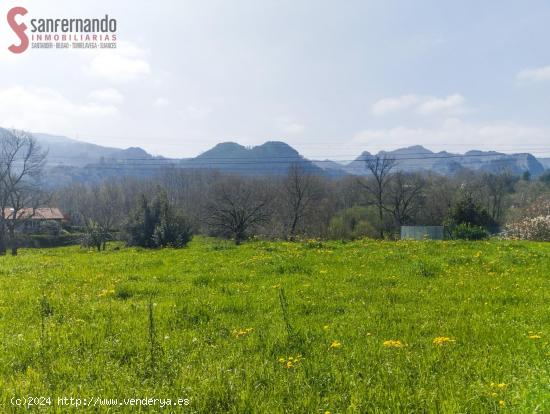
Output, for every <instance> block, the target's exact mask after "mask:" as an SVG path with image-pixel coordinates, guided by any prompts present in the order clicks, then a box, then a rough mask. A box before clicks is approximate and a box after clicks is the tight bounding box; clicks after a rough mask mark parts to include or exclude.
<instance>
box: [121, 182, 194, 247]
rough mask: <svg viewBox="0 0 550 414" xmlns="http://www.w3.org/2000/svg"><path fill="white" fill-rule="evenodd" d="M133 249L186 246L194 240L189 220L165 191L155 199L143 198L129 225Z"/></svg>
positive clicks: (127, 227)
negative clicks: (171, 202) (134, 247)
mask: <svg viewBox="0 0 550 414" xmlns="http://www.w3.org/2000/svg"><path fill="white" fill-rule="evenodd" d="M125 236H126V242H127V244H128V245H129V246H141V247H147V248H156V247H185V246H186V245H187V243H189V241H191V239H192V237H193V233H192V228H191V225H190V223H189V220H187V218H186V217H185V216H184V215H183V214H182V213H181V212H180V211H178V210H176V209H175V208H174V207H173V206H172V205H171V204H170V202H169V201H168V196H167V194H166V192H165V191H159V192H158V193H157V194H156V195H155V196H154V198H153V199H152V200H150V199H149V198H148V197H147V196H146V195H142V196H141V197H140V199H139V201H138V203H137V206H136V207H135V208H134V210H133V211H132V212H131V214H130V218H129V220H128V222H127V223H126V226H125Z"/></svg>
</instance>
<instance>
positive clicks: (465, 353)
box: [0, 238, 550, 413]
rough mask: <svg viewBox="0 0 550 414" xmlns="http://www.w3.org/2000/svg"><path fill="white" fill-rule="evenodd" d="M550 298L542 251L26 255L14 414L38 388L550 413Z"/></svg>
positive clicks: (298, 404)
mask: <svg viewBox="0 0 550 414" xmlns="http://www.w3.org/2000/svg"><path fill="white" fill-rule="evenodd" d="M280 286H282V287H284V292H285V296H286V299H287V302H288V318H289V321H290V324H291V325H292V329H293V331H294V332H295V334H294V335H292V336H291V337H290V339H289V335H288V334H287V329H286V328H285V323H284V319H283V315H282V312H281V306H280V299H279V290H280V288H279V287H280ZM549 288H550V244H537V243H511V242H479V243H459V242H456V243H455V242H398V243H392V242H374V241H361V242H354V243H347V244H344V243H338V242H331V243H323V244H320V243H315V242H311V243H302V244H300V243H295V244H291V243H267V242H254V243H249V244H245V245H243V246H240V247H234V246H232V245H231V244H228V243H222V242H219V241H212V240H206V239H199V238H198V239H196V240H195V241H193V242H192V244H191V245H190V246H189V247H188V248H186V249H184V250H180V251H177V250H158V251H139V250H135V249H121V250H111V251H107V252H103V253H96V252H88V251H85V250H81V249H79V248H61V249H50V250H23V251H21V255H20V256H19V257H17V258H11V257H6V258H2V259H0V289H1V290H0V292H1V293H0V327H1V332H2V341H1V345H0V346H1V351H0V393H1V397H0V404H1V406H0V411H2V412H4V411H5V412H9V411H10V410H13V409H12V408H11V407H10V405H9V399H10V398H11V396H12V395H14V394H17V395H21V394H23V395H24V394H31V395H50V396H59V395H65V396H74V397H77V396H79V397H84V396H92V395H94V396H101V397H118V398H123V397H127V398H130V397H139V398H143V397H145V396H154V397H162V398H173V399H174V398H177V397H188V398H191V405H190V407H189V408H188V409H187V411H188V412H191V411H196V412H205V413H207V412H220V411H222V412H239V413H243V412H283V411H287V412H289V411H290V412H297V413H303V412H310V413H315V412H320V413H323V412H325V411H327V410H328V411H330V412H332V413H336V412H365V411H368V412H425V411H429V412H436V411H440V412H492V411H495V412H499V411H513V412H533V411H534V410H535V409H536V408H537V407H538V410H539V411H538V412H550V389H549V385H548V384H549V382H550V357H549V354H548V352H549V350H550V349H549V347H548V342H547V338H548V337H549V336H550V309H549V307H548V306H549V302H548V298H549V293H550V289H549ZM150 295H153V301H154V303H155V306H154V308H153V309H154V320H155V327H154V328H155V336H154V338H155V352H154V356H153V358H154V360H155V361H154V363H153V362H152V361H151V349H150V348H151V347H150V337H149V323H148V300H149V299H148V298H149V297H150ZM43 297H44V299H42V298H43ZM41 309H43V310H42V311H41ZM41 312H42V313H43V314H44V315H45V318H44V323H45V326H44V334H43V335H42V333H41V332H42V329H41V323H42V318H41V316H40V315H41ZM246 328H253V330H251V331H250V332H248V333H245V332H246ZM239 330H243V332H241V334H239V333H238V332H239ZM530 331H532V332H534V334H536V335H540V336H541V339H530V338H529V337H528V336H529V335H530V334H529V332H530ZM41 336H42V339H41ZM438 336H448V337H450V338H452V339H454V340H455V342H453V343H450V344H448V345H445V346H441V347H438V346H435V345H433V344H432V341H433V339H434V338H435V337H438ZM389 339H394V340H400V341H401V342H402V343H403V344H405V346H404V347H403V348H387V347H384V345H383V341H385V340H389ZM335 340H336V341H338V342H339V343H340V344H341V346H340V347H333V348H331V347H330V345H331V344H332V343H333V341H335ZM298 355H302V357H303V359H301V361H300V362H299V363H297V364H296V365H295V366H294V367H292V368H290V369H287V368H285V367H284V364H283V363H281V362H279V359H280V358H281V357H284V358H285V364H286V362H287V358H288V357H289V356H292V357H296V356H298ZM491 383H497V384H498V383H504V384H506V386H505V387H504V386H501V387H503V388H498V387H497V386H491ZM499 401H503V402H504V404H505V406H504V407H501V406H500V405H499ZM135 410H136V409H135V408H132V409H130V408H127V409H126V411H127V412H134V411H135ZM157 410H158V408H157ZM60 412H61V410H60ZM63 412H67V410H64V411H63ZM80 412H82V411H80Z"/></svg>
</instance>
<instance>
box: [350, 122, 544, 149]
mask: <svg viewBox="0 0 550 414" xmlns="http://www.w3.org/2000/svg"><path fill="white" fill-rule="evenodd" d="M549 136H550V128H548V127H538V126H528V125H521V124H516V123H509V122H495V123H479V124H474V123H467V122H463V121H461V120H459V119H447V120H446V121H444V122H442V123H441V124H440V125H438V126H436V127H432V128H409V127H405V126H398V127H395V128H388V129H366V130H363V131H360V132H359V133H357V134H356V135H355V136H354V138H353V139H352V142H351V145H354V146H358V147H362V148H364V149H366V150H368V151H371V152H376V151H379V150H388V149H391V148H402V147H408V146H411V145H417V144H418V145H424V146H425V147H427V148H429V149H432V150H436V151H442V150H447V151H457V152H463V151H467V150H470V149H481V150H500V151H503V152H531V153H536V152H537V150H539V151H540V145H541V143H542V142H545V140H546V139H548V137H549ZM389 147H391V148H389Z"/></svg>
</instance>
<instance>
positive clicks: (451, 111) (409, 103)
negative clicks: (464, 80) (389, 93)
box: [371, 94, 466, 116]
mask: <svg viewBox="0 0 550 414" xmlns="http://www.w3.org/2000/svg"><path fill="white" fill-rule="evenodd" d="M465 102H466V100H465V99H464V97H463V96H462V95H460V94H453V95H449V96H446V97H443V98H438V97H435V96H423V95H402V96H398V97H393V98H384V99H381V100H379V101H378V102H376V103H375V104H374V105H373V106H372V108H371V112H372V114H373V115H376V116H383V115H388V114H390V113H393V112H400V111H405V110H409V111H413V112H414V113H416V114H419V115H434V114H444V115H457V114H459V113H462V112H464V105H465Z"/></svg>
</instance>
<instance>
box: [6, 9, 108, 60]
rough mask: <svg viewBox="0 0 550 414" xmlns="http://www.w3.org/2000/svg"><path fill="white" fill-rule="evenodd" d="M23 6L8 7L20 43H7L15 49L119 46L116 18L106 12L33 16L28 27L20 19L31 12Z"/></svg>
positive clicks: (16, 51)
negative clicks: (96, 15)
mask: <svg viewBox="0 0 550 414" xmlns="http://www.w3.org/2000/svg"><path fill="white" fill-rule="evenodd" d="M28 13H29V12H28V10H27V9H26V8H24V7H14V8H12V9H10V10H9V11H8V14H7V20H8V24H9V26H10V28H11V29H12V30H13V32H14V33H15V34H16V35H17V37H18V38H19V44H18V45H16V44H13V45H11V46H9V47H8V50H9V51H10V52H12V53H17V54H19V53H23V52H25V51H26V50H27V49H28V48H29V46H30V47H31V49H115V48H116V47H117V43H116V42H117V34H116V31H117V20H116V19H113V18H110V17H109V15H107V14H106V15H105V16H104V17H103V18H92V19H90V18H72V19H55V18H46V19H44V18H32V19H31V20H30V37H29V34H27V31H28V30H29V27H28V26H27V25H26V24H25V23H24V22H19V23H18V20H20V17H24V16H26V15H27V14H28Z"/></svg>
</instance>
